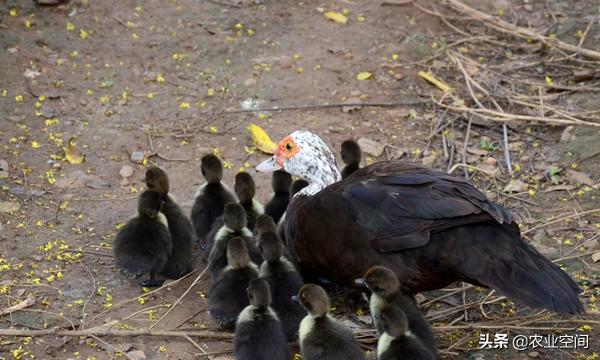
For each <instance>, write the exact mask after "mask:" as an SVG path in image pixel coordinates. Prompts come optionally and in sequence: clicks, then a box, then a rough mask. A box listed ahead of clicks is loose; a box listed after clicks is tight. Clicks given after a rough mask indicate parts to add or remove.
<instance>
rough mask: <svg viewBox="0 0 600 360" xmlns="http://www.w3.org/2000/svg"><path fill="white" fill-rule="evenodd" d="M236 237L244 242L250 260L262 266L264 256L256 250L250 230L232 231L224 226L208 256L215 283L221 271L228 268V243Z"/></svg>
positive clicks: (209, 268) (209, 270) (210, 271)
mask: <svg viewBox="0 0 600 360" xmlns="http://www.w3.org/2000/svg"><path fill="white" fill-rule="evenodd" d="M234 237H240V238H242V239H243V240H244V243H245V244H246V247H247V248H248V252H249V254H250V258H251V259H252V261H253V262H254V263H255V264H260V263H261V262H262V256H261V255H260V252H259V251H258V249H257V248H256V241H255V240H254V237H253V236H252V233H251V232H250V230H248V229H247V228H243V229H242V231H232V230H230V229H228V228H226V227H225V225H224V226H223V227H221V230H220V231H218V232H217V237H216V238H215V242H214V245H213V247H212V248H211V250H210V254H209V256H208V272H209V274H210V275H211V278H212V279H213V281H214V279H216V278H218V277H219V274H220V273H221V271H222V270H223V269H225V267H226V266H227V243H228V241H229V239H232V238H234Z"/></svg>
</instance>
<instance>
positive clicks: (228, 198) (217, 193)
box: [191, 154, 237, 249]
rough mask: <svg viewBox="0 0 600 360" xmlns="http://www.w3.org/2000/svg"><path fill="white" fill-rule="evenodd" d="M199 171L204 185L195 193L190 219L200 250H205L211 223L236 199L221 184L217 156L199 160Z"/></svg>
mask: <svg viewBox="0 0 600 360" xmlns="http://www.w3.org/2000/svg"><path fill="white" fill-rule="evenodd" d="M200 169H201V171H202V176H203V177H204V179H205V180H206V183H205V184H203V185H202V186H200V187H199V188H198V190H197V191H196V195H195V200H194V205H193V206H192V213H191V219H192V224H193V225H194V230H195V232H196V237H197V241H198V243H199V245H200V247H201V248H202V249H206V235H207V234H208V233H209V232H210V230H211V229H212V226H213V223H214V222H215V220H216V219H217V218H218V217H219V216H221V215H222V214H223V209H224V208H225V204H228V203H231V202H236V201H237V199H236V198H235V196H234V195H233V193H232V192H231V191H230V190H229V189H227V187H226V186H225V185H223V184H222V183H221V180H222V179H223V164H222V163H221V160H220V159H219V158H218V157H217V156H215V155H213V154H208V155H204V156H203V157H202V159H201V160H200Z"/></svg>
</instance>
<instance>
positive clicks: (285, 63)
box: [278, 56, 292, 69]
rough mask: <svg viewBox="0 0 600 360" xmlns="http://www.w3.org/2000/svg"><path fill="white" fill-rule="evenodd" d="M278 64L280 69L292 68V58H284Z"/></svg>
mask: <svg viewBox="0 0 600 360" xmlns="http://www.w3.org/2000/svg"><path fill="white" fill-rule="evenodd" d="M278 63H279V66H280V67H281V68H282V69H289V68H291V67H292V58H290V57H289V56H284V57H282V58H281V59H279V61H278Z"/></svg>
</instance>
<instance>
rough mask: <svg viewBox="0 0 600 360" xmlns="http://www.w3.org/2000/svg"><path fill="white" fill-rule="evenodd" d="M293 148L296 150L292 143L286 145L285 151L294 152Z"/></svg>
mask: <svg viewBox="0 0 600 360" xmlns="http://www.w3.org/2000/svg"><path fill="white" fill-rule="evenodd" d="M293 148H294V145H292V143H287V144H285V149H286V150H287V151H292V149H293Z"/></svg>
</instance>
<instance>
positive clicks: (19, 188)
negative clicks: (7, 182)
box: [8, 186, 25, 196]
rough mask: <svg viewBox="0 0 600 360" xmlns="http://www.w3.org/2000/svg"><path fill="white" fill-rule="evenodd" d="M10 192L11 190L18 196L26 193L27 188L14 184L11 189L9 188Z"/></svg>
mask: <svg viewBox="0 0 600 360" xmlns="http://www.w3.org/2000/svg"><path fill="white" fill-rule="evenodd" d="M8 192H10V193H11V194H13V195H16V196H21V195H23V194H25V188H24V187H22V186H14V187H11V188H10V190H8Z"/></svg>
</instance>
